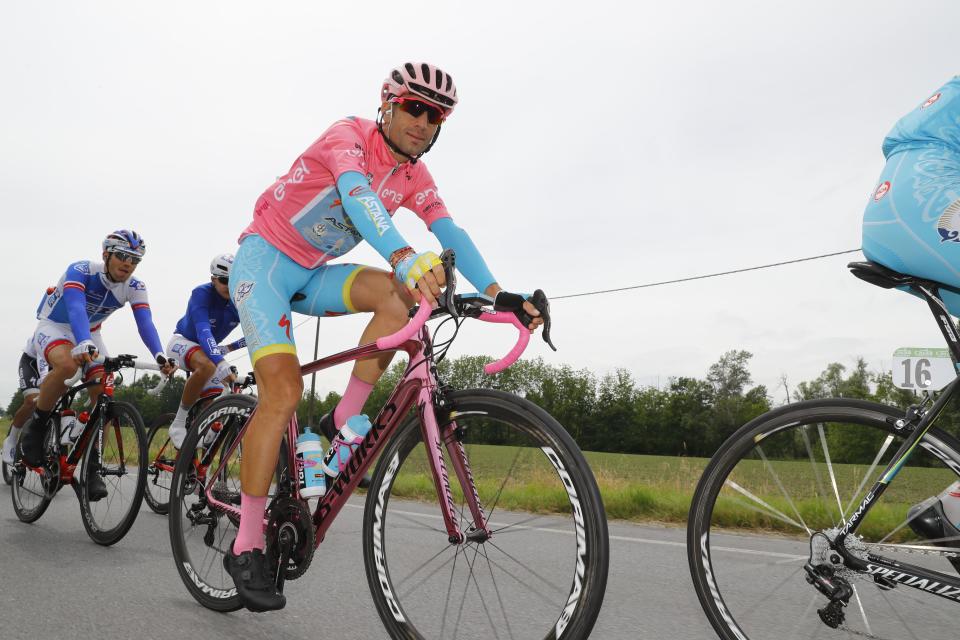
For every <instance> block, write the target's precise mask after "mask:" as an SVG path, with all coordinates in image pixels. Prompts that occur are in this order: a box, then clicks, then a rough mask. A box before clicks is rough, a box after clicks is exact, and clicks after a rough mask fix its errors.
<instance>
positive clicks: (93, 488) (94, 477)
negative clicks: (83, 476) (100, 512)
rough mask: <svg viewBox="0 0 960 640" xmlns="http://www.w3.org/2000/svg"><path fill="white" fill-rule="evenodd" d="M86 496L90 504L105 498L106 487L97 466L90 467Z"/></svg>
mask: <svg viewBox="0 0 960 640" xmlns="http://www.w3.org/2000/svg"><path fill="white" fill-rule="evenodd" d="M87 496H88V497H89V498H90V502H97V501H98V500H103V499H104V498H106V497H107V485H106V483H105V482H104V481H103V476H101V475H100V467H99V466H97V465H90V473H89V474H88V475H87Z"/></svg>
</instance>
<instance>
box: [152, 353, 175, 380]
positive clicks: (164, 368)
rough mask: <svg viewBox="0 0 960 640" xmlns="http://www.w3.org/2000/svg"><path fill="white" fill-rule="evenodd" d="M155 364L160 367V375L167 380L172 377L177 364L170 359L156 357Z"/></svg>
mask: <svg viewBox="0 0 960 640" xmlns="http://www.w3.org/2000/svg"><path fill="white" fill-rule="evenodd" d="M157 364H158V365H160V373H162V374H163V375H165V376H167V377H168V378H169V377H170V376H172V375H173V372H174V371H176V370H177V363H176V362H174V361H173V360H172V359H171V358H164V357H163V356H161V355H158V356H157Z"/></svg>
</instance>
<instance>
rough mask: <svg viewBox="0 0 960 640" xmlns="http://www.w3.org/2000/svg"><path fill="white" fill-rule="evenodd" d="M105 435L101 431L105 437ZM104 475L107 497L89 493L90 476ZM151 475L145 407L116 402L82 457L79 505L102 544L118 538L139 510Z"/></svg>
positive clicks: (93, 536)
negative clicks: (142, 411) (95, 497)
mask: <svg viewBox="0 0 960 640" xmlns="http://www.w3.org/2000/svg"><path fill="white" fill-rule="evenodd" d="M101 436H102V437H101ZM94 474H96V475H98V476H100V478H101V479H102V480H103V482H104V484H105V485H106V487H107V497H105V498H102V499H100V500H97V501H92V500H91V499H90V493H89V488H90V482H89V479H90V478H91V477H92V476H93V475H94ZM146 480H147V433H146V429H145V428H144V426H143V418H141V417H140V412H139V411H137V410H136V408H135V407H134V406H133V405H132V404H129V403H127V402H111V403H110V404H109V405H108V406H107V407H106V410H105V415H104V416H103V419H102V420H101V421H100V424H99V425H97V427H96V430H95V431H93V433H92V434H91V438H90V439H89V441H88V442H87V447H86V449H85V450H84V452H83V460H82V461H81V463H80V488H79V491H78V495H79V498H80V511H81V512H82V513H83V526H84V528H85V529H86V530H87V535H89V536H90V539H91V540H93V541H94V542H96V543H97V544H102V545H105V546H108V545H112V544H116V543H117V542H119V541H120V540H121V539H122V538H123V536H125V535H126V534H127V532H128V531H129V530H130V527H132V526H133V523H134V521H135V520H136V519H137V514H138V513H139V512H140V504H141V502H143V493H144V490H145V486H146Z"/></svg>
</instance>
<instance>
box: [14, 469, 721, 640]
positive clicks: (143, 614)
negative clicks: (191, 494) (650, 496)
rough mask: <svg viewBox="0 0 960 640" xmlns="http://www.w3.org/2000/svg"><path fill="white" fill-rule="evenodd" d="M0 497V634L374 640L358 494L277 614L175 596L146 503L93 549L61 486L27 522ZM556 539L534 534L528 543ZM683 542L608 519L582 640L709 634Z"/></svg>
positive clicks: (171, 570) (161, 535)
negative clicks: (596, 612) (605, 572)
mask: <svg viewBox="0 0 960 640" xmlns="http://www.w3.org/2000/svg"><path fill="white" fill-rule="evenodd" d="M0 491H2V495H3V497H2V498H0V539H2V544H0V570H2V574H0V575H2V577H0V585H2V587H0V638H3V639H7V640H19V639H20V638H24V639H27V638H29V639H30V640H36V639H38V638H44V639H45V638H84V639H96V640H110V639H118V640H120V639H122V640H128V639H130V638H151V639H152V638H178V639H179V638H188V637H189V638H202V639H204V640H214V639H218V638H251V639H254V638H256V639H258V638H264V639H266V638H269V639H271V640H317V639H320V638H328V637H338V638H345V639H352V638H356V639H367V638H383V637H386V636H385V633H384V631H383V627H382V625H381V622H380V619H379V617H378V616H377V613H376V611H375V609H374V607H373V605H372V600H371V597H370V593H369V591H368V587H367V582H366V578H365V576H364V573H363V564H362V562H363V561H362V554H361V541H360V530H361V516H362V498H358V499H356V501H355V502H354V503H353V504H351V505H349V506H348V508H346V509H344V511H343V512H342V513H341V515H340V517H339V518H338V520H337V522H336V523H335V525H334V526H333V528H332V529H331V531H330V533H329V534H328V537H327V539H326V540H325V541H324V543H323V544H322V545H321V547H320V548H319V550H318V555H317V557H315V558H314V565H315V566H314V567H312V568H311V570H310V571H309V572H308V573H307V574H306V575H305V576H304V577H303V578H301V579H300V580H297V581H296V582H289V583H288V584H287V589H286V593H287V596H288V598H289V603H288V605H287V608H286V609H284V610H282V611H279V612H273V613H269V614H251V613H248V612H246V611H241V612H236V613H230V614H217V613H214V612H211V611H209V610H207V609H204V608H203V607H201V606H200V605H198V604H197V603H196V602H195V601H194V600H193V599H192V598H191V597H190V595H189V594H188V593H187V591H186V589H185V588H184V586H183V584H182V583H181V581H180V577H179V576H178V574H177V572H176V569H175V567H174V563H173V561H172V557H171V555H170V549H169V541H168V535H167V526H166V521H165V519H164V518H162V517H160V516H157V515H155V514H153V513H152V512H150V511H149V510H148V509H147V508H146V506H144V507H143V511H142V513H141V514H140V516H139V517H138V519H137V522H136V523H135V524H134V526H133V528H132V529H131V531H130V533H128V534H127V536H126V538H124V539H123V540H122V541H120V542H119V543H118V544H117V545H116V546H114V547H110V548H104V547H100V546H98V545H96V544H94V543H93V542H91V541H90V540H89V539H88V538H87V535H86V533H85V531H84V529H83V525H82V523H81V521H80V517H81V516H80V510H79V506H78V504H77V501H76V499H75V497H74V495H73V492H72V491H70V490H69V489H65V490H64V491H62V492H61V493H60V494H59V495H58V496H57V498H56V499H55V500H54V503H53V504H52V505H51V506H50V508H49V509H48V511H47V512H46V513H45V514H44V516H43V517H42V518H41V519H40V520H39V521H38V522H36V523H34V524H32V525H27V524H23V523H21V522H19V521H18V520H17V518H16V516H15V514H14V513H13V508H12V506H11V503H10V499H9V497H8V496H9V492H8V491H9V490H8V489H7V488H6V487H2V489H0ZM411 507H412V509H414V510H416V509H417V508H418V507H419V505H411ZM425 517H429V516H425ZM563 535H567V534H562V533H556V532H550V531H549V527H544V532H543V533H542V535H538V536H536V537H533V536H531V539H532V540H540V541H544V542H549V540H550V536H563ZM684 535H685V534H684V530H683V529H681V528H665V527H656V526H640V525H635V524H629V523H619V522H615V523H611V525H610V536H611V540H610V543H611V558H610V578H609V582H608V586H607V593H606V598H605V600H604V605H603V610H602V612H601V614H600V618H599V620H598V622H597V625H596V627H595V629H594V633H593V636H592V637H593V638H603V639H620V638H671V640H686V639H694V638H695V639H705V638H713V637H715V635H714V634H713V632H712V630H711V628H710V627H709V625H708V623H707V622H706V619H705V618H704V616H703V614H702V613H701V611H700V608H699V606H698V604H697V601H696V597H695V595H694V594H693V591H692V589H691V586H690V578H689V576H688V570H687V564H686V555H685V542H684ZM318 564H321V565H322V567H321V568H320V569H319V570H318V568H317V566H316V565H318ZM331 577H335V578H336V579H335V580H334V581H333V582H334V583H335V584H336V588H335V589H331V588H330V587H329V585H330V583H331ZM348 623H349V624H348ZM338 630H339V631H338Z"/></svg>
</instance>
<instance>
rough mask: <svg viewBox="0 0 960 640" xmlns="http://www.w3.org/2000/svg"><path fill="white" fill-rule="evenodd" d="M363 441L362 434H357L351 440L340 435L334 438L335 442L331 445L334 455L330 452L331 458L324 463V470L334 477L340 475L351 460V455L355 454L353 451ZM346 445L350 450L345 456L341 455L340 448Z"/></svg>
mask: <svg viewBox="0 0 960 640" xmlns="http://www.w3.org/2000/svg"><path fill="white" fill-rule="evenodd" d="M361 442H363V437H362V436H357V437H356V438H353V439H352V440H350V442H347V441H346V440H342V439H341V437H340V436H337V437H336V438H334V439H333V444H332V445H331V446H330V451H331V454H332V455H331V454H328V457H329V458H330V459H329V461H325V462H324V463H323V471H324V472H325V473H326V474H327V475H329V476H333V477H334V478H336V477H337V476H338V475H340V472H341V471H343V468H344V467H345V466H346V465H347V463H348V462H350V457H351V456H352V455H353V452H354V451H356V449H357V447H358V446H360V443H361ZM344 447H346V448H347V451H348V452H347V453H346V455H345V456H341V455H340V450H341V449H342V448H344Z"/></svg>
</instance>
